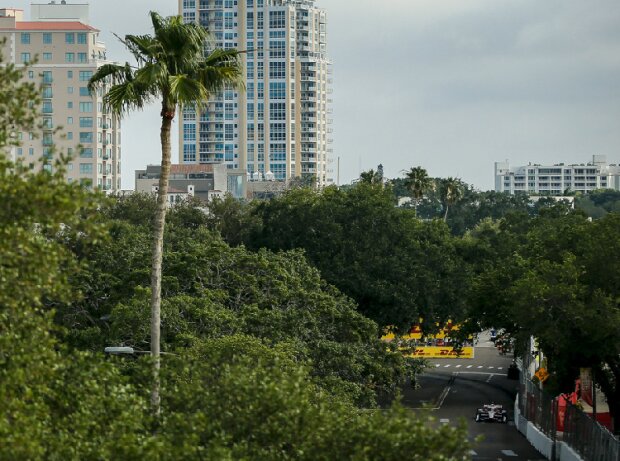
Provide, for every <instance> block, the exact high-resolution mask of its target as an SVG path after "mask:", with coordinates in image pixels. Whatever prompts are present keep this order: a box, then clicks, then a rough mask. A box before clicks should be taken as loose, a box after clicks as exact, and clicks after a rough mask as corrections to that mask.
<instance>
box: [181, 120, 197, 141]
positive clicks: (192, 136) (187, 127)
mask: <svg viewBox="0 0 620 461" xmlns="http://www.w3.org/2000/svg"><path fill="white" fill-rule="evenodd" d="M195 140H196V125H194V124H192V123H184V124H183V141H195Z"/></svg>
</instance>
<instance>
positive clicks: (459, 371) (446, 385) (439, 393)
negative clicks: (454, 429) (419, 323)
mask: <svg viewBox="0 0 620 461" xmlns="http://www.w3.org/2000/svg"><path fill="white" fill-rule="evenodd" d="M512 360H513V357H512V355H507V356H506V355H500V354H499V352H498V351H497V349H496V348H495V347H494V345H493V343H492V342H491V341H490V340H489V337H488V335H485V334H482V335H481V336H480V338H479V342H478V344H477V346H476V348H475V358H474V359H435V360H433V359H431V360H430V362H431V367H430V368H429V369H428V370H427V372H426V373H424V374H423V375H422V376H420V377H419V380H418V382H419V384H420V388H419V389H415V390H414V389H412V387H411V386H407V387H405V388H404V389H403V390H402V403H403V405H405V406H406V407H408V408H411V409H414V410H415V411H421V412H422V411H424V412H427V411H430V412H432V414H433V416H434V417H435V418H436V419H437V420H438V422H439V423H440V424H455V425H456V424H458V422H459V421H461V420H463V421H465V422H466V423H467V427H468V431H469V437H470V440H471V441H472V444H473V449H472V451H471V455H472V459H473V460H475V461H487V460H493V461H497V460H504V461H505V460H515V461H520V460H536V461H538V460H544V457H543V456H542V455H541V454H540V453H538V451H536V449H534V447H532V446H531V445H530V443H529V442H528V441H527V439H526V438H525V437H524V436H523V435H521V433H519V431H517V429H516V428H515V426H514V422H513V421H514V415H513V413H514V401H515V396H516V394H517V387H518V381H516V380H509V379H508V378H507V377H506V373H507V370H508V366H509V365H510V364H511V362H512ZM485 403H497V404H501V405H504V408H505V409H507V410H508V420H509V422H508V424H501V423H490V422H483V423H476V422H475V420H474V417H475V415H476V409H477V408H479V407H480V406H481V405H483V404H485ZM479 436H482V438H483V440H482V441H480V442H474V440H475V439H476V438H477V437H479Z"/></svg>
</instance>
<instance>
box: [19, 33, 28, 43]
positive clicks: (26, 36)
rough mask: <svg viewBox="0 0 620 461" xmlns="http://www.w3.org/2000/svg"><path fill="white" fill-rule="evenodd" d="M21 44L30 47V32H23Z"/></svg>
mask: <svg viewBox="0 0 620 461" xmlns="http://www.w3.org/2000/svg"><path fill="white" fill-rule="evenodd" d="M21 43H22V45H30V33H29V32H22V35H21Z"/></svg>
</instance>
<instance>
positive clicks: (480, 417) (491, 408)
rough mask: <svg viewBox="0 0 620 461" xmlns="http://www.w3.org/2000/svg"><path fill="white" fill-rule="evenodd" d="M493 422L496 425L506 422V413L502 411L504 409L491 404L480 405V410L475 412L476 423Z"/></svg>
mask: <svg viewBox="0 0 620 461" xmlns="http://www.w3.org/2000/svg"><path fill="white" fill-rule="evenodd" d="M482 421H493V422H497V423H506V422H508V412H507V411H506V410H504V407H503V406H501V405H497V404H495V403H491V404H489V405H482V408H478V409H477V410H476V422H477V423H480V422H482Z"/></svg>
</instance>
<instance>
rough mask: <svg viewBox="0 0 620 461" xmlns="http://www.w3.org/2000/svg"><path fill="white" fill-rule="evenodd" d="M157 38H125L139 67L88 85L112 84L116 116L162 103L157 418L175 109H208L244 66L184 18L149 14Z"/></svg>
mask: <svg viewBox="0 0 620 461" xmlns="http://www.w3.org/2000/svg"><path fill="white" fill-rule="evenodd" d="M150 16H151V22H152V23H153V30H154V35H126V36H125V39H124V40H123V39H120V38H119V39H120V40H121V42H122V43H123V44H124V45H125V46H126V47H127V49H128V50H129V51H130V52H131V53H132V54H133V55H134V57H135V59H136V61H137V66H132V65H130V64H129V63H126V64H125V65H118V64H106V65H103V66H101V67H100V68H99V69H98V70H97V72H95V74H94V75H93V76H92V78H91V79H90V81H89V82H88V87H89V89H90V90H91V91H95V90H96V89H98V88H103V89H105V88H106V86H107V85H111V87H110V88H109V90H108V91H107V93H106V94H105V96H104V98H103V102H104V105H105V107H106V108H108V110H109V111H110V112H111V113H112V114H113V115H114V116H117V117H120V116H122V115H123V114H126V113H128V112H131V111H133V110H140V109H142V108H143V107H144V106H146V105H147V104H149V103H151V102H155V101H159V102H161V129H160V139H161V176H160V178H159V189H158V193H157V211H156V216H155V219H154V222H153V227H154V235H153V247H152V257H151V355H152V359H153V388H152V392H151V404H152V406H153V410H154V412H155V414H156V415H158V414H159V407H160V405H159V403H160V396H159V369H160V309H161V272H162V252H163V239H164V226H165V222H166V206H167V195H168V176H169V174H170V157H171V152H170V150H171V146H170V130H171V127H172V120H173V119H174V117H175V113H176V109H177V107H179V108H181V107H184V106H192V105H194V106H196V107H198V108H199V107H200V106H201V105H203V104H205V103H206V102H207V101H208V99H209V97H210V95H211V94H212V93H213V92H216V91H218V90H221V89H222V88H224V87H225V86H226V85H231V86H236V85H240V84H241V76H242V67H241V64H240V62H239V53H238V51H236V50H219V49H216V50H215V51H213V52H211V53H209V54H206V55H205V51H204V46H205V43H206V41H207V39H208V38H209V37H208V33H207V32H206V30H205V29H204V28H202V27H201V26H199V25H198V24H194V23H190V24H185V23H184V22H183V18H182V17H181V16H171V17H168V18H163V17H162V16H160V15H159V14H158V13H156V12H151V13H150Z"/></svg>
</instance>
